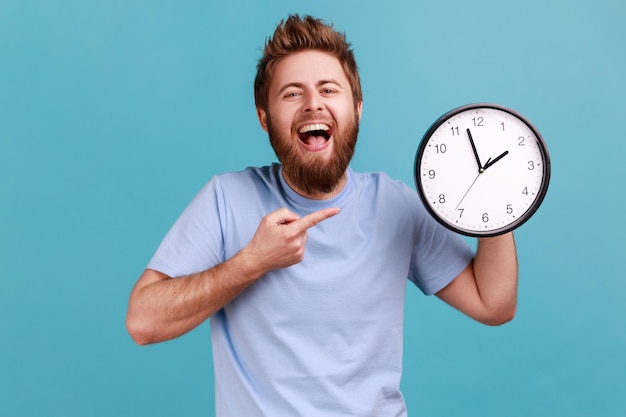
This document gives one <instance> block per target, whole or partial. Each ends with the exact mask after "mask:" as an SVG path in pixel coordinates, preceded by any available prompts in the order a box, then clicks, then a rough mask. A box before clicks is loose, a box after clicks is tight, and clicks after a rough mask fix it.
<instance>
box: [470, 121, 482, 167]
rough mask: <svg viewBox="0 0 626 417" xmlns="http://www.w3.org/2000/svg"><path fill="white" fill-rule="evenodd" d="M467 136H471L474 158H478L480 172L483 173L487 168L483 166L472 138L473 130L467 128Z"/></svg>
mask: <svg viewBox="0 0 626 417" xmlns="http://www.w3.org/2000/svg"><path fill="white" fill-rule="evenodd" d="M467 137H468V138H469V141H470V144H471V145H472V150H473V151H474V158H476V163H477V164H478V172H480V173H482V172H483V171H484V170H485V168H483V166H482V164H481V163H480V158H479V157H478V151H477V150H476V145H475V144H474V139H473V138H472V132H470V130H469V128H468V129H467Z"/></svg>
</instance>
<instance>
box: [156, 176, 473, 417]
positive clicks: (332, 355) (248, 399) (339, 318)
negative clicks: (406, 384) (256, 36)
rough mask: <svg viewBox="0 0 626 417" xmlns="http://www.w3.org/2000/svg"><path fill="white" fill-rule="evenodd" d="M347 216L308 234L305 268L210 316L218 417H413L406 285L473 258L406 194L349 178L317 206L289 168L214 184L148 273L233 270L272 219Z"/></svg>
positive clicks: (381, 181) (445, 275)
mask: <svg viewBox="0 0 626 417" xmlns="http://www.w3.org/2000/svg"><path fill="white" fill-rule="evenodd" d="M282 207H285V208H287V209H289V210H291V211H293V212H295V213H297V214H299V215H300V216H303V215H306V214H309V213H311V212H314V211H317V210H320V209H322V208H325V207H339V208H341V212H340V213H339V214H337V215H336V216H334V217H331V218H329V219H327V220H324V221H323V222H321V223H319V224H318V225H316V226H314V227H312V228H310V229H309V230H308V232H307V244H306V252H305V255H304V259H303V260H302V262H300V263H298V264H295V265H292V266H290V267H288V268H285V269H280V270H275V271H271V272H269V273H268V274H266V275H265V276H264V277H262V278H261V279H259V280H258V281H257V282H255V283H254V284H252V285H251V286H250V287H248V288H247V289H246V290H244V291H243V292H242V293H241V294H239V295H238V296H237V297H236V298H235V299H234V300H232V301H231V302H230V303H228V304H227V305H225V306H224V307H223V308H222V309H221V310H219V311H218V312H217V313H215V314H214V315H213V316H212V317H211V325H210V327H211V338H212V344H213V360H214V372H215V386H216V414H217V416H218V417H242V416H270V417H275V416H315V417H323V416H332V417H337V416H372V417H373V416H376V417H383V416H404V415H406V411H405V404H404V399H403V397H402V394H401V392H400V388H399V386H400V377H401V372H402V335H403V314H404V297H405V289H406V282H407V278H408V279H409V280H411V281H412V282H413V283H415V284H416V285H417V286H418V287H419V288H420V289H421V290H422V291H423V292H424V293H425V294H433V293H435V292H437V291H439V290H440V289H442V288H443V287H445V286H446V285H447V284H448V283H449V282H450V281H451V280H452V279H454V278H455V277H456V276H457V275H458V274H459V273H460V272H461V271H462V270H463V269H464V268H465V267H466V266H467V265H468V263H469V262H470V260H471V259H472V257H473V255H474V254H473V251H472V250H471V249H470V248H469V246H468V245H467V244H466V243H465V242H464V241H463V240H462V239H461V238H460V237H459V236H457V235H455V234H454V233H452V232H449V231H448V230H446V229H445V228H443V227H442V226H440V225H439V224H438V223H437V222H436V221H434V220H433V219H432V217H431V216H429V215H428V214H427V213H426V211H425V209H424V207H423V205H422V203H421V201H420V199H419V197H418V196H417V194H416V193H415V191H413V190H412V189H410V188H409V187H407V186H406V185H404V184H403V183H401V182H398V181H392V180H391V179H389V177H388V176H387V175H385V174H382V173H372V174H363V173H356V172H354V171H352V170H350V169H349V170H348V182H347V184H346V186H345V187H344V189H343V190H342V191H341V193H340V194H338V195H337V196H336V197H334V198H333V199H330V200H310V199H306V198H304V197H302V196H300V195H298V194H297V193H295V192H294V191H293V190H292V189H291V188H290V187H289V186H288V185H287V184H286V182H285V181H284V180H283V178H282V174H281V166H280V165H278V164H274V165H272V166H269V167H263V168H248V169H246V170H245V171H242V172H236V173H227V174H223V175H219V176H216V177H214V178H213V179H211V181H210V182H209V183H208V184H207V185H206V186H205V187H204V188H203V189H202V190H201V191H200V193H199V194H198V195H197V196H196V197H195V198H194V200H193V201H192V202H191V203H190V205H189V206H188V207H187V208H186V209H185V211H184V212H183V214H182V215H181V216H180V218H179V219H178V220H177V221H176V223H175V224H174V226H173V227H172V229H171V230H170V231H169V232H168V234H167V236H166V237H165V239H164V240H163V242H162V243H161V246H160V247H159V249H158V251H157V252H156V254H155V256H154V257H153V259H152V260H151V261H150V263H149V265H148V268H151V269H155V270H158V271H161V272H163V273H165V274H167V275H169V276H171V277H180V276H185V275H189V274H192V273H196V272H200V271H203V270H206V269H208V268H211V267H212V266H214V265H216V264H218V263H221V262H223V261H225V260H226V259H229V258H230V257H232V256H233V255H234V254H236V253H237V252H238V251H239V250H241V249H242V248H243V247H244V246H245V245H246V244H247V243H248V242H249V241H250V239H251V238H252V236H253V235H254V232H255V231H256V229H257V227H258V225H259V222H260V221H261V219H262V218H263V216H265V215H266V214H268V213H270V212H272V211H275V210H277V209H279V208H282Z"/></svg>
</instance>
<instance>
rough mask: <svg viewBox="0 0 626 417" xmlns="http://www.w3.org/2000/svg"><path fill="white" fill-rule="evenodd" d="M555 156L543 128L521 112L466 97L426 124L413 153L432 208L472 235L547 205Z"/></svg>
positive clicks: (514, 223) (493, 232)
mask: <svg viewBox="0 0 626 417" xmlns="http://www.w3.org/2000/svg"><path fill="white" fill-rule="evenodd" d="M549 182H550V157H549V154H548V149H547V147H546V145H545V143H544V140H543V138H542V137H541V134H540V133H539V131H538V130H537V129H536V128H535V127H534V126H533V125H532V124H531V123H530V121H529V120H528V119H526V118H525V117H524V116H522V115H521V114H519V113H517V112H516V111H514V110H512V109H509V108H506V107H504V106H500V105H497V104H491V103H478V104H468V105H465V106H461V107H458V108H456V109H454V110H451V111H449V112H448V113H446V114H444V115H443V116H441V117H440V118H439V119H438V120H436V121H435V123H433V124H432V126H431V127H430V128H429V129H428V131H427V132H426V134H425V135H424V137H423V138H422V141H421V143H420V145H419V148H418V150H417V155H416V157H415V183H416V188H417V191H418V194H419V196H420V197H421V199H422V201H423V203H424V205H425V207H426V209H427V210H428V211H429V213H430V214H431V215H432V216H433V217H434V218H435V219H437V220H438V221H439V222H440V223H441V224H443V225H444V226H445V227H447V228H449V229H451V230H454V231H455V232H457V233H461V234H463V235H467V236H474V237H489V236H497V235H500V234H503V233H507V232H509V231H512V230H514V229H516V228H517V227H519V226H521V225H522V224H523V223H524V222H526V221H527V220H528V219H529V218H530V217H531V216H532V215H533V214H535V212H536V211H537V209H538V208H539V206H540V205H541V203H542V201H543V199H544V197H545V195H546V192H547V190H548V184H549Z"/></svg>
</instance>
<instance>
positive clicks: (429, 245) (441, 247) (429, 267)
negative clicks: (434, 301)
mask: <svg viewBox="0 0 626 417" xmlns="http://www.w3.org/2000/svg"><path fill="white" fill-rule="evenodd" d="M415 211H416V217H415V219H416V222H417V223H416V226H417V230H416V233H417V234H416V236H417V238H416V244H415V246H414V248H413V253H412V256H411V267H410V272H409V279H410V280H411V281H412V282H413V283H414V284H415V285H417V287H418V288H419V289H420V290H421V291H422V292H423V293H424V294H426V295H432V294H435V293H437V292H438V291H439V290H441V289H443V288H444V287H446V286H447V285H448V284H449V283H450V282H452V280H453V279H454V278H456V277H457V276H458V275H459V273H461V271H463V269H465V267H467V265H468V264H469V263H470V261H471V260H472V259H473V257H474V250H473V249H472V248H471V247H470V246H469V245H468V244H467V243H466V242H465V241H464V240H463V239H462V238H461V236H460V235H458V234H456V233H454V232H452V231H450V230H448V229H446V228H445V227H443V226H442V225H441V224H439V223H438V222H437V221H436V220H435V219H433V218H432V216H430V214H428V212H427V211H426V209H425V208H424V206H423V204H422V202H421V201H420V200H419V197H418V198H417V205H416V208H415Z"/></svg>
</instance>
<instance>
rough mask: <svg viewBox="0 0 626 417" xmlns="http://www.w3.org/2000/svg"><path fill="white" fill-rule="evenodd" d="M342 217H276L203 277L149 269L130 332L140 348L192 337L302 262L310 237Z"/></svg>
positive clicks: (136, 293) (137, 291) (136, 291)
mask: <svg viewBox="0 0 626 417" xmlns="http://www.w3.org/2000/svg"><path fill="white" fill-rule="evenodd" d="M338 212H339V209H335V208H330V209H325V210H320V211H318V212H315V213H311V214H309V215H307V216H304V217H302V218H298V216H297V215H295V214H293V213H291V212H289V211H288V210H286V209H281V210H277V211H275V212H272V213H270V214H268V215H267V216H265V217H264V218H263V220H261V223H260V224H259V227H258V228H257V230H256V232H255V234H254V236H253V237H252V240H251V241H250V243H248V245H246V246H245V247H244V248H243V249H242V250H241V251H240V252H239V253H237V254H236V255H235V256H233V257H232V258H230V259H228V260H227V261H225V262H223V263H221V264H219V265H216V266H215V267H213V268H210V269H208V270H206V271H204V272H200V273H198V274H193V275H188V276H185V277H180V278H175V279H173V278H171V277H169V276H167V275H166V274H163V273H161V272H158V271H154V270H151V269H146V270H145V271H144V272H143V274H142V275H141V277H140V278H139V280H138V281H137V283H136V284H135V287H134V288H133V290H132V292H131V295H130V302H129V305H128V313H127V316H126V327H127V329H128V332H129V333H130V335H131V336H132V338H133V340H135V342H136V343H138V344H140V345H145V344H149V343H156V342H162V341H165V340H169V339H173V338H175V337H178V336H181V335H183V334H185V333H187V332H188V331H190V330H191V329H193V328H195V327H196V326H198V325H199V324H200V323H202V322H203V321H204V320H206V319H207V318H209V317H210V316H211V315H212V314H213V313H215V312H216V311H218V310H219V309H221V308H222V307H223V306H224V305H225V304H227V303H228V302H229V301H230V300H232V299H233V298H234V297H236V296H237V295H238V294H239V293H240V292H241V291H243V290H244V289H245V288H246V287H248V286H249V285H250V284H252V283H253V282H255V281H256V280H257V279H259V278H261V277H262V276H263V275H264V274H265V273H267V272H268V271H271V270H273V269H279V268H286V267H288V266H290V265H293V264H296V263H298V262H300V261H301V260H302V258H303V257H304V248H305V244H306V231H307V230H308V229H309V228H310V227H313V226H315V225H316V224H318V223H319V222H321V221H323V220H325V219H327V218H329V217H332V216H334V215H335V214H337V213H338Z"/></svg>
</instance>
